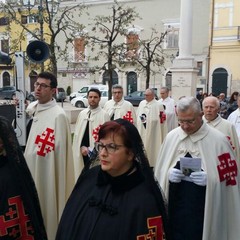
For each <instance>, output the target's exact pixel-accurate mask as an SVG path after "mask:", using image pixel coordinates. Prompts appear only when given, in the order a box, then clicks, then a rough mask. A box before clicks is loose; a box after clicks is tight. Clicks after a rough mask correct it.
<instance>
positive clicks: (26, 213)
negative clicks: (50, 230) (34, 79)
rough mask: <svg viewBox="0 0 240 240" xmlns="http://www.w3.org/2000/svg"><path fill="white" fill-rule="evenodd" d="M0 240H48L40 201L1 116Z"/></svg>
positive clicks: (10, 129)
mask: <svg viewBox="0 0 240 240" xmlns="http://www.w3.org/2000/svg"><path fill="white" fill-rule="evenodd" d="M0 193H1V194H0V239H1V240H5V239H6V240H12V239H22V240H26V239H32V240H47V235H46V231H45V227H44V224H43V218H42V214H41V210H40V205H39V200H38V195H37V191H36V188H35V184H34V182H33V179H32V176H31V173H30V171H29V169H28V167H27V164H26V162H25V159H24V157H23V153H22V149H21V147H20V145H19V143H18V141H17V138H16V134H15V132H14V130H13V128H12V126H11V124H10V123H9V122H8V120H7V119H6V118H4V117H2V116H0Z"/></svg>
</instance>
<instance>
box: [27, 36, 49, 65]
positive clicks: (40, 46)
mask: <svg viewBox="0 0 240 240" xmlns="http://www.w3.org/2000/svg"><path fill="white" fill-rule="evenodd" d="M26 52H27V56H28V58H29V60H30V61H32V62H36V63H42V62H44V61H46V60H47V59H48V58H49V47H48V45H47V44H46V43H45V42H42V41H38V40H35V41H32V42H30V43H29V44H28V46H27V50H26Z"/></svg>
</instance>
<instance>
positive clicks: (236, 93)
mask: <svg viewBox="0 0 240 240" xmlns="http://www.w3.org/2000/svg"><path fill="white" fill-rule="evenodd" d="M238 95H239V93H238V92H233V93H232V94H231V97H230V99H229V101H228V103H233V102H234V101H236V100H235V99H234V96H238Z"/></svg>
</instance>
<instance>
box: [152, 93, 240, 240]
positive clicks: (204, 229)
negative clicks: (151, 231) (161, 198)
mask: <svg viewBox="0 0 240 240" xmlns="http://www.w3.org/2000/svg"><path fill="white" fill-rule="evenodd" d="M177 114H178V122H179V124H180V126H179V127H177V128H175V129H174V130H172V131H171V132H170V133H168V135H167V136H166V138H165V140H164V142H163V144H162V147H161V149H160V152H159V156H158V159H157V164H156V168H155V175H156V177H157V179H158V181H159V183H160V185H161V187H162V188H163V191H164V192H165V194H166V196H167V198H168V201H169V202H168V207H169V223H170V233H171V234H172V236H171V237H172V238H171V239H172V240H179V239H194V240H210V239H211V240H226V239H228V240H237V239H239V236H240V228H239V221H240V212H239V211H236V209H239V208H240V194H239V183H240V177H239V173H238V169H239V162H238V161H236V157H235V154H234V152H233V149H232V147H231V145H230V143H229V141H228V140H227V138H226V137H225V136H224V135H223V134H222V133H221V132H220V131H218V130H216V129H214V128H212V127H210V126H208V125H207V124H206V123H204V122H203V121H202V111H201V106H200V103H199V101H198V100H197V99H196V98H194V97H184V98H182V99H180V100H179V102H178V104H177ZM186 216H187V217H186Z"/></svg>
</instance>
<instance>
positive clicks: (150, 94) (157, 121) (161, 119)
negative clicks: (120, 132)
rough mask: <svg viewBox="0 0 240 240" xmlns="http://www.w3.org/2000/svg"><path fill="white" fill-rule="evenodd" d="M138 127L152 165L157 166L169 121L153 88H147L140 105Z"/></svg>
mask: <svg viewBox="0 0 240 240" xmlns="http://www.w3.org/2000/svg"><path fill="white" fill-rule="evenodd" d="M137 128H138V131H139V133H140V136H141V137H142V140H143V143H144V146H145V149H146V152H147V156H148V159H149V162H150V165H151V166H152V167H155V163H156V159H157V155H158V152H159V148H160V146H161V144H162V142H163V140H164V137H165V136H166V134H167V123H166V115H165V112H164V107H163V104H162V103H160V102H158V101H157V100H156V99H155V93H154V90H153V89H150V88H149V89H146V91H145V100H142V101H141V102H140V104H139V106H138V110H137Z"/></svg>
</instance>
